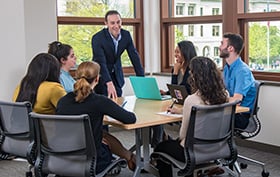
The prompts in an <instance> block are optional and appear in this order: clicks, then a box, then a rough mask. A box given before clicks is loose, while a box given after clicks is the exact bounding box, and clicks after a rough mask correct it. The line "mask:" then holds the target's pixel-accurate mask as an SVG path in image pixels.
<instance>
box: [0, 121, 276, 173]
mask: <svg viewBox="0 0 280 177" xmlns="http://www.w3.org/2000/svg"><path fill="white" fill-rule="evenodd" d="M169 127H170V126H168V127H166V131H167V133H168V134H169V135H171V136H173V137H177V133H176V132H177V130H176V127H175V129H174V127H173V128H172V129H170V128H169ZM110 132H112V134H114V135H115V136H116V137H118V138H119V139H120V140H121V142H123V143H124V145H125V147H128V148H129V147H131V146H132V145H133V144H134V131H120V130H118V129H115V128H114V129H111V130H110ZM238 153H239V154H242V155H245V156H247V157H250V158H254V159H255V160H259V161H262V162H265V163H266V169H267V171H269V172H270V177H280V155H279V154H278V155H277V154H272V153H270V152H263V151H259V150H255V149H251V148H246V147H238ZM27 169H28V164H27V162H25V161H22V160H5V161H0V177H24V176H25V171H26V170H27ZM261 172H262V169H261V168H260V167H258V166H253V165H248V167H247V169H243V170H242V175H241V176H242V177H261V176H262V175H261ZM117 176H119V177H131V176H132V172H131V171H130V170H128V169H127V168H126V169H122V171H121V173H120V174H119V175H117ZM152 176H153V175H151V174H141V177H152ZM221 176H226V175H221Z"/></svg>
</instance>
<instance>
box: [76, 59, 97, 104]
mask: <svg viewBox="0 0 280 177" xmlns="http://www.w3.org/2000/svg"><path fill="white" fill-rule="evenodd" d="M99 71H100V66H99V64H98V63H96V62H94V61H86V62H83V63H81V64H80V65H79V66H78V68H77V71H76V80H77V81H76V83H75V84H74V93H75V94H76V97H75V100H76V101H77V102H79V103H80V102H83V101H84V100H85V99H86V98H87V97H88V96H89V94H90V93H92V91H93V90H92V86H91V84H92V82H93V81H94V80H95V79H97V77H98V75H99Z"/></svg>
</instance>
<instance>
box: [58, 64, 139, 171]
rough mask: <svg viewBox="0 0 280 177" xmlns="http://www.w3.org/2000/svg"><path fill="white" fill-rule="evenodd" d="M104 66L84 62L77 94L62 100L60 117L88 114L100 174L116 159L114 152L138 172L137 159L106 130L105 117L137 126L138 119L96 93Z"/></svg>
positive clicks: (80, 70) (71, 93) (81, 67)
mask: <svg viewBox="0 0 280 177" xmlns="http://www.w3.org/2000/svg"><path fill="white" fill-rule="evenodd" d="M99 72H100V66H99V64H98V63H96V62H83V63H81V64H80V65H79V66H78V68H77V71H76V78H77V80H76V83H75V84H74V91H73V92H69V93H68V94H67V95H65V96H64V97H62V98H61V99H60V100H59V102H58V104H57V114H64V115H65V114H71V115H79V114H88V115H89V117H90V119H91V122H92V129H93V134H94V135H95V144H96V150H97V154H98V157H97V166H96V170H97V172H100V171H102V170H103V169H104V168H105V167H107V165H108V164H110V162H111V160H112V153H113V154H116V155H118V156H119V157H121V158H124V159H126V160H127V162H128V167H129V169H131V170H134V169H135V161H136V156H135V154H133V153H132V152H130V151H129V150H127V149H126V148H124V147H123V146H122V144H121V143H120V141H119V140H118V139H116V138H115V137H114V136H112V135H110V134H109V133H108V132H105V131H103V130H102V123H103V117H104V115H108V116H110V117H112V118H115V119H116V120H119V121H121V122H123V123H126V124H131V123H135V121H136V117H135V114H134V113H132V112H128V111H126V110H125V109H123V108H122V107H121V106H119V105H118V104H116V103H115V102H114V101H112V100H111V99H109V98H108V97H105V96H103V95H99V94H96V93H94V87H95V86H96V85H97V84H98V80H99Z"/></svg>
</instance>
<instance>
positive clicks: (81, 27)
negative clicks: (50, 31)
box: [57, 0, 144, 72]
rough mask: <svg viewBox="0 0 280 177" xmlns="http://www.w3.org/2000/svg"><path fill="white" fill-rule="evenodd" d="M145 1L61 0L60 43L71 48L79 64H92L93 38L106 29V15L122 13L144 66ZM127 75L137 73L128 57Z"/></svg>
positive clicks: (59, 13)
mask: <svg viewBox="0 0 280 177" xmlns="http://www.w3.org/2000/svg"><path fill="white" fill-rule="evenodd" d="M142 4H143V2H142V0H126V1H122V0H106V1H101V0H94V1H93V0H84V1H77V0H57V12H58V16H57V21H58V40H59V41H61V42H63V43H67V44H70V45H71V46H72V47H73V48H74V51H75V53H76V56H77V63H78V64H79V63H81V62H82V61H89V60H92V50H91V37H92V35H93V34H95V33H96V32H97V31H99V30H100V29H102V28H104V15H105V13H106V12H107V11H108V10H109V9H118V12H119V13H120V14H121V17H122V27H123V28H124V29H127V30H128V31H130V33H131V35H132V37H133V38H134V40H133V42H134V44H135V47H136V48H137V50H138V52H139V54H140V58H141V60H142V63H143V64H144V45H143V38H141V37H139V36H143V33H144V32H143V12H142V11H140V9H143V8H142ZM122 64H123V66H124V71H125V72H134V70H133V68H132V66H131V63H130V60H129V58H128V55H127V53H124V54H123V55H122Z"/></svg>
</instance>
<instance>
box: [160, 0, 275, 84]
mask: <svg viewBox="0 0 280 177" xmlns="http://www.w3.org/2000/svg"><path fill="white" fill-rule="evenodd" d="M171 2H172V3H170V1H169V0H161V1H160V9H161V10H160V17H161V19H160V25H161V29H162V30H161V72H168V73H170V72H171V64H172V61H171V60H170V58H172V50H170V49H173V48H174V47H175V46H174V40H175V39H174V37H173V35H172V34H174V25H183V24H186V25H189V24H207V23H222V24H223V31H222V33H224V32H234V33H240V34H241V35H242V36H243V37H244V45H245V47H244V50H243V52H242V53H241V57H242V59H243V60H244V61H245V62H246V63H248V61H249V51H248V48H249V47H248V45H249V42H248V37H247V36H248V22H255V21H279V20H280V12H260V13H244V11H245V5H246V3H244V1H243V0H238V1H229V0H222V12H223V14H222V15H209V16H187V17H173V14H174V12H173V9H174V8H173V7H174V5H175V4H174V1H171ZM228 7H231V8H228ZM223 64H224V63H223ZM253 74H254V76H255V78H256V79H257V80H268V81H280V73H275V72H262V71H253Z"/></svg>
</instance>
